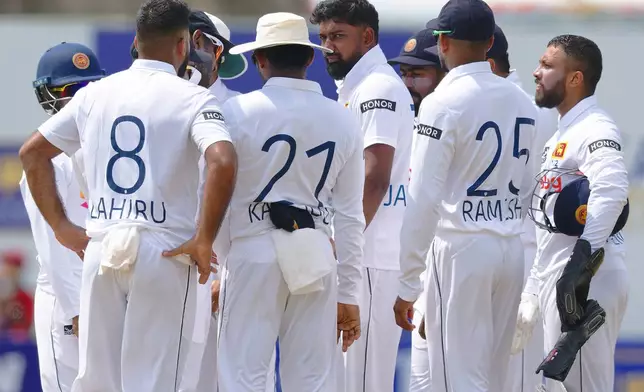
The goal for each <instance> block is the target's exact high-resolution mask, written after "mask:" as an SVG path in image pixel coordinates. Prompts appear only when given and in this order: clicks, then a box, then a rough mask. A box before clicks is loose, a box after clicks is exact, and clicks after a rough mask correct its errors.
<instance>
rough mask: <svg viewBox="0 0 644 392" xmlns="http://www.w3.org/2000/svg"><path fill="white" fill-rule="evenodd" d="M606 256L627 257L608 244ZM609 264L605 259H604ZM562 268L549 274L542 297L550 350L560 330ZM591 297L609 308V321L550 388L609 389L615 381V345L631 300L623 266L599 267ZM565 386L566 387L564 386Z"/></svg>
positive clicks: (561, 391)
mask: <svg viewBox="0 0 644 392" xmlns="http://www.w3.org/2000/svg"><path fill="white" fill-rule="evenodd" d="M605 250H606V254H605V256H604V260H607V259H609V258H622V260H623V259H624V258H625V256H626V255H625V252H623V251H616V250H615V249H613V248H611V247H606V248H605ZM604 265H606V261H604ZM562 272H563V270H562V271H560V272H559V273H557V274H553V275H551V276H549V277H548V278H546V280H545V281H544V283H543V286H542V288H541V293H540V295H539V301H540V306H541V309H542V310H543V318H544V320H543V322H544V345H545V346H544V350H545V351H546V352H549V351H550V350H551V349H552V348H553V347H554V345H555V343H556V342H557V339H559V335H560V334H561V320H560V318H559V311H558V309H557V302H556V300H557V289H556V284H557V280H558V279H559V277H560V276H561V273H562ZM588 298H590V299H594V300H596V301H597V302H599V305H600V306H601V307H602V308H604V310H605V311H606V323H605V324H604V325H603V326H601V327H600V328H599V330H597V332H595V334H594V335H593V336H591V338H590V339H588V341H587V342H586V344H584V346H583V347H582V348H581V350H580V351H579V353H577V359H576V360H575V363H574V364H573V365H572V368H571V369H570V373H568V376H567V377H566V380H565V381H564V382H563V384H562V383H561V382H558V381H554V380H547V385H548V386H549V389H547V390H548V392H551V391H552V392H606V391H612V390H613V387H614V383H615V345H616V344H617V338H618V336H619V330H620V327H621V325H622V319H623V318H624V313H625V312H626V305H627V303H628V276H627V272H626V270H624V269H610V270H606V269H603V266H602V267H600V268H599V270H598V271H597V274H596V275H595V276H594V277H593V279H592V280H591V282H590V291H589V294H588ZM564 387H565V388H564Z"/></svg>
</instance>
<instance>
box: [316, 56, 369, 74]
mask: <svg viewBox="0 0 644 392" xmlns="http://www.w3.org/2000/svg"><path fill="white" fill-rule="evenodd" d="M361 58H362V54H360V53H354V54H353V55H352V56H351V57H350V58H349V59H347V60H343V59H342V58H340V59H338V60H337V61H335V62H333V63H329V61H328V60H327V58H326V56H325V57H324V62H325V63H326V71H327V72H328V73H329V76H331V77H332V78H333V79H335V80H342V79H344V78H345V76H347V74H348V73H349V72H350V71H351V69H353V67H354V66H355V65H356V64H357V63H358V61H360V59H361Z"/></svg>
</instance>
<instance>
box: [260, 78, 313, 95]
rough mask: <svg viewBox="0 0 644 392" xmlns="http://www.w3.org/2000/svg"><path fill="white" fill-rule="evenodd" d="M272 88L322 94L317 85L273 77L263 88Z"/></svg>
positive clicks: (301, 80)
mask: <svg viewBox="0 0 644 392" xmlns="http://www.w3.org/2000/svg"><path fill="white" fill-rule="evenodd" d="M273 86H277V87H285V88H289V89H295V90H305V91H312V92H314V93H318V94H322V87H320V85H319V84H318V83H316V82H313V81H311V80H306V79H293V78H282V77H274V78H270V79H268V81H266V83H265V84H264V87H263V88H267V87H273Z"/></svg>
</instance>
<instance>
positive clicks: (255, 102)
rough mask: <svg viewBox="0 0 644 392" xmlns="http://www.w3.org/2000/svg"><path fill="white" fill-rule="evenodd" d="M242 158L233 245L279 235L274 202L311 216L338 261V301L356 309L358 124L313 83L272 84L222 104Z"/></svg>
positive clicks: (360, 174) (360, 181) (360, 227)
mask: <svg viewBox="0 0 644 392" xmlns="http://www.w3.org/2000/svg"><path fill="white" fill-rule="evenodd" d="M224 115H225V116H226V118H227V121H228V126H229V129H230V134H231V136H232V139H233V143H234V144H235V148H236V150H237V155H238V169H237V185H236V187H235V191H234V193H233V197H232V200H231V203H230V208H229V213H230V224H231V240H232V241H234V240H235V239H238V238H241V237H249V236H255V235H259V234H263V233H266V232H269V231H271V230H275V226H274V225H273V223H272V222H271V220H270V217H269V204H268V203H273V202H280V201H284V202H289V203H292V204H293V205H294V206H295V207H299V208H304V209H306V210H308V211H309V212H310V213H311V215H312V216H313V218H314V221H315V225H316V229H319V230H323V231H324V232H325V233H326V234H327V235H329V236H330V235H331V229H330V225H331V222H332V220H333V225H334V228H335V241H336V249H337V255H338V262H339V265H338V279H339V298H340V299H339V301H340V302H344V303H350V304H352V303H357V298H356V297H357V294H358V287H359V286H358V284H359V283H360V279H361V272H360V267H361V264H362V246H363V231H364V227H365V221H364V215H363V210H362V190H363V187H364V160H363V148H362V134H361V133H360V127H359V124H358V122H357V120H356V119H355V118H353V116H351V114H350V113H349V112H347V111H345V110H344V109H343V108H342V107H341V106H339V105H338V104H337V103H336V102H334V101H332V100H329V99H328V98H325V97H324V96H323V95H322V90H321V89H320V86H319V85H318V84H317V83H315V82H312V81H308V80H300V79H290V78H271V79H269V80H268V81H267V82H266V84H265V85H264V87H263V88H262V89H261V90H257V91H254V92H251V93H249V94H244V95H240V96H237V97H235V98H232V99H229V100H228V101H227V102H226V103H225V104H224Z"/></svg>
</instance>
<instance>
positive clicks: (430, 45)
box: [388, 29, 440, 67]
mask: <svg viewBox="0 0 644 392" xmlns="http://www.w3.org/2000/svg"><path fill="white" fill-rule="evenodd" d="M433 33H434V31H433V30H431V29H425V30H421V31H419V32H418V33H416V34H415V35H413V36H412V37H410V38H409V39H408V40H407V42H405V45H404V46H403V47H402V49H401V51H400V55H398V57H394V58H393V59H390V60H389V61H388V62H389V64H392V65H394V64H406V65H416V66H437V67H440V60H439V59H438V50H437V48H436V37H434V34H433Z"/></svg>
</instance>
